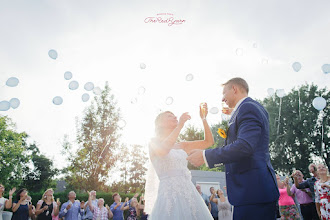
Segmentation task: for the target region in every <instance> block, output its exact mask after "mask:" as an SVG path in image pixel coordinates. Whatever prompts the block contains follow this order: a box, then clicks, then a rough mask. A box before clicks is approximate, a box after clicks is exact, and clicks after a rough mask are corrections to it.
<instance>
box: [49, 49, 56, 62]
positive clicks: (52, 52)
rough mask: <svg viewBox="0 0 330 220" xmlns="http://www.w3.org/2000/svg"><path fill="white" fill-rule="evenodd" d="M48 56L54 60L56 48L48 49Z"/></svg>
mask: <svg viewBox="0 0 330 220" xmlns="http://www.w3.org/2000/svg"><path fill="white" fill-rule="evenodd" d="M48 56H49V57H50V58H52V59H54V60H56V58H57V52H56V50H49V51H48Z"/></svg>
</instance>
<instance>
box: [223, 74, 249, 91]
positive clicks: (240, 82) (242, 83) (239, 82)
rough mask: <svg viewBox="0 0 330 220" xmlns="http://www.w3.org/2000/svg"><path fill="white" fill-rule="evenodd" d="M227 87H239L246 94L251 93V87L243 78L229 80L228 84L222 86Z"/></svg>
mask: <svg viewBox="0 0 330 220" xmlns="http://www.w3.org/2000/svg"><path fill="white" fill-rule="evenodd" d="M226 85H237V86H239V87H240V88H241V89H243V90H244V91H245V92H246V93H249V85H248V84H247V82H246V81H245V80H244V79H242V78H239V77H236V78H232V79H230V80H228V81H227V82H226V83H224V84H222V86H226Z"/></svg>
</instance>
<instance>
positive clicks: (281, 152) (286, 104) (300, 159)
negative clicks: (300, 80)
mask: <svg viewBox="0 0 330 220" xmlns="http://www.w3.org/2000/svg"><path fill="white" fill-rule="evenodd" d="M317 96H322V97H323V98H325V99H326V100H327V103H330V102H329V101H330V92H329V90H327V89H326V88H323V89H318V87H317V86H316V85H313V84H312V85H307V84H306V85H302V86H300V87H299V88H293V89H292V90H291V91H290V92H289V94H288V95H287V96H285V97H283V98H282V104H281V117H279V107H280V98H279V97H267V98H265V99H264V100H263V101H262V104H263V105H264V106H265V108H266V109H267V111H268V113H269V127H270V141H269V142H270V145H269V146H270V155H271V160H272V164H273V166H274V168H275V170H277V171H279V172H282V173H286V174H288V173H291V172H292V170H293V168H296V169H299V170H301V171H303V172H304V173H305V174H307V173H309V171H308V164H309V163H311V162H315V160H321V161H324V162H326V163H327V165H328V166H330V158H329V156H330V155H329V153H330V148H329V132H330V127H329V119H330V116H329V104H328V106H327V107H326V108H325V109H324V114H323V116H324V117H323V127H324V140H323V142H324V143H325V148H323V153H321V150H322V148H321V126H320V125H321V123H320V122H319V123H318V117H320V113H319V111H317V110H316V109H315V108H314V107H313V106H312V102H313V99H314V98H315V97H317Z"/></svg>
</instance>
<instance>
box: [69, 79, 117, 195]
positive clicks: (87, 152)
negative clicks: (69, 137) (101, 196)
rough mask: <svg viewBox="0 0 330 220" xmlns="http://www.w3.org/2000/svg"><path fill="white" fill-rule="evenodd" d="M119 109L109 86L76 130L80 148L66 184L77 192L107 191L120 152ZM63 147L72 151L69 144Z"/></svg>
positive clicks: (73, 156) (75, 155) (88, 109)
mask: <svg viewBox="0 0 330 220" xmlns="http://www.w3.org/2000/svg"><path fill="white" fill-rule="evenodd" d="M116 105H117V102H116V101H115V99H114V95H113V94H112V93H111V89H110V87H109V85H108V83H106V85H105V87H104V89H103V90H102V93H101V95H99V96H95V98H94V101H92V103H91V105H90V106H89V107H88V108H87V109H86V110H85V112H84V116H83V119H82V121H81V122H80V125H79V126H77V130H78V131H77V135H76V142H77V144H78V145H79V148H78V150H77V151H76V152H75V153H74V154H69V155H70V158H69V163H70V164H69V166H68V167H67V169H65V171H66V172H67V174H66V181H67V182H68V183H69V185H71V187H73V188H75V189H76V190H82V191H86V190H91V189H94V190H102V189H104V188H105V183H106V181H107V179H108V176H109V172H110V171H111V169H112V168H113V167H114V165H115V163H116V161H117V160H118V154H119V152H120V144H119V138H120V134H119V131H120V130H121V128H120V127H119V121H120V109H119V108H117V107H116ZM63 145H64V146H63V148H64V151H65V150H69V149H70V145H71V144H70V143H68V141H66V142H65V143H64V144H63Z"/></svg>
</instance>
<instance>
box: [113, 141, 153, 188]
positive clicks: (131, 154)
mask: <svg viewBox="0 0 330 220" xmlns="http://www.w3.org/2000/svg"><path fill="white" fill-rule="evenodd" d="M119 161H120V162H119V163H118V168H119V171H120V177H121V179H122V181H121V182H117V183H113V184H112V185H113V187H115V188H116V187H117V188H120V189H121V190H122V191H121V192H125V193H128V192H129V193H135V192H141V191H142V190H143V188H144V185H145V175H146V171H147V168H146V163H147V161H148V157H147V153H146V152H145V150H144V149H143V146H141V145H137V144H134V145H131V146H130V148H123V149H122V153H121V155H120V159H119Z"/></svg>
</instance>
